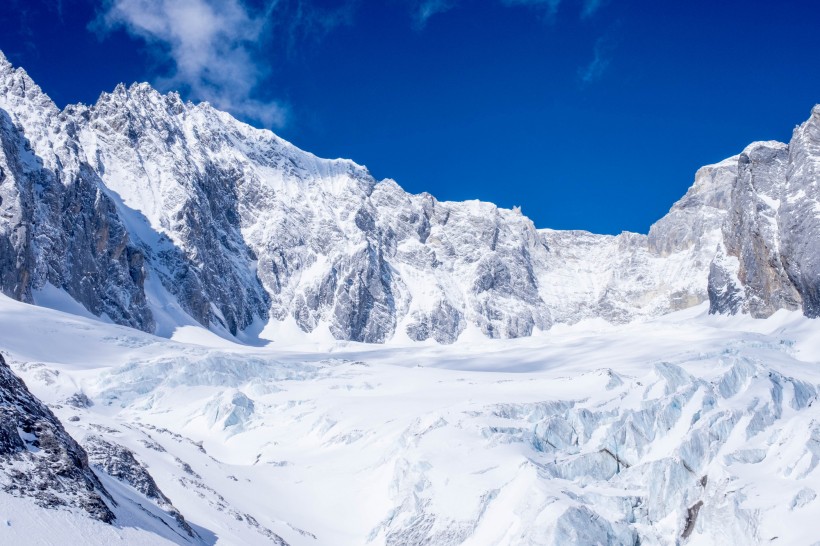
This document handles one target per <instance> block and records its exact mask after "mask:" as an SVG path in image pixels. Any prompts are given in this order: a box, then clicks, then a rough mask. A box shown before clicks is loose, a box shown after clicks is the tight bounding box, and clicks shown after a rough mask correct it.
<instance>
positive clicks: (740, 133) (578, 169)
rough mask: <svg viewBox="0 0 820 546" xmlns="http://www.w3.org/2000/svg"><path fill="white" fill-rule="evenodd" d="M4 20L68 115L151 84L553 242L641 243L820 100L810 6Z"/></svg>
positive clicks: (18, 8)
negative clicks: (490, 211)
mask: <svg viewBox="0 0 820 546" xmlns="http://www.w3.org/2000/svg"><path fill="white" fill-rule="evenodd" d="M3 2H4V6H3V9H2V11H0V49H2V50H3V51H4V52H5V54H6V55H7V57H9V59H11V61H12V62H14V63H15V64H18V65H22V66H24V67H25V68H26V69H27V70H28V71H29V73H30V74H31V75H32V77H33V78H34V79H35V80H36V81H37V82H38V83H39V84H40V85H41V86H42V87H43V88H44V89H45V91H46V92H47V93H48V94H49V95H50V96H51V97H52V98H53V99H54V100H55V101H56V102H57V103H58V105H60V106H64V105H65V104H67V103H72V102H86V103H90V102H94V101H95V100H96V98H97V96H98V95H99V93H100V91H103V90H111V89H113V87H114V86H115V85H116V84H117V83H118V82H120V81H124V82H133V81H149V82H151V83H153V84H154V85H155V86H157V87H159V88H161V89H163V90H171V89H179V90H182V92H183V94H184V95H186V96H187V97H188V98H191V99H193V100H209V101H211V102H213V103H214V104H216V105H217V106H219V107H221V108H223V109H227V110H229V111H231V112H233V113H234V114H235V115H237V116H238V117H240V118H242V119H245V120H247V121H249V122H251V123H253V124H255V125H257V126H266V127H270V128H272V129H274V130H275V131H276V132H277V133H278V134H280V135H281V136H283V137H284V138H287V139H288V140H291V141H292V142H294V143H295V144H296V145H298V146H300V147H302V148H304V149H306V150H309V151H312V152H314V153H316V154H318V155H320V156H324V157H348V158H351V159H354V160H355V161H357V162H359V163H362V164H365V165H367V166H368V167H369V168H370V169H371V171H372V172H373V174H374V175H375V176H376V177H378V178H382V177H391V178H394V179H396V180H397V181H398V182H399V183H400V184H401V185H402V186H403V187H405V188H406V189H407V190H408V191H411V192H422V191H428V192H430V193H432V194H434V195H435V196H436V197H438V198H439V199H451V200H462V199H482V200H487V201H493V202H495V203H497V204H499V205H501V206H506V207H511V206H513V205H519V206H521V207H522V209H523V212H524V213H525V214H527V215H528V216H530V217H531V218H532V219H533V220H534V221H535V223H536V225H537V226H538V227H552V228H558V229H587V230H590V231H595V232H600V233H618V232H620V231H622V230H630V231H638V232H646V231H647V230H648V228H649V226H650V225H651V223H652V222H653V221H655V220H657V219H658V218H660V216H662V215H663V214H664V213H665V212H666V211H667V210H668V209H669V207H670V206H671V205H672V203H673V202H674V201H675V200H677V199H678V198H679V197H680V196H682V195H683V194H684V193H685V191H686V189H687V188H688V187H689V185H690V184H691V182H692V179H693V176H694V172H695V170H696V169H697V168H698V167H699V166H701V165H704V164H707V163H710V162H715V161H718V160H720V159H723V158H724V157H727V156H730V155H733V154H735V153H737V152H739V151H740V150H742V149H743V148H744V147H745V146H746V145H747V144H748V143H750V142H751V141H754V140H769V139H777V140H788V138H789V137H790V135H791V131H792V129H793V128H794V126H795V125H796V124H798V123H800V122H802V121H803V120H805V119H806V118H807V117H808V115H809V111H810V109H811V107H812V106H813V105H814V104H815V103H818V102H820V61H819V60H818V59H820V57H819V55H820V31H818V30H817V24H818V21H820V7H818V5H817V4H818V3H816V2H811V1H783V2H777V3H775V2H754V1H748V0H747V1H744V2H733V1H721V2H717V1H714V0H712V1H699V0H690V1H685V2H684V1H681V2H673V1H669V2H658V1H649V0H422V1H419V0H383V1H375V0H372V1H371V0H337V1H319V0H315V1H313V0H278V1H276V2H270V1H263V0H220V1H217V0H61V1H57V0H3Z"/></svg>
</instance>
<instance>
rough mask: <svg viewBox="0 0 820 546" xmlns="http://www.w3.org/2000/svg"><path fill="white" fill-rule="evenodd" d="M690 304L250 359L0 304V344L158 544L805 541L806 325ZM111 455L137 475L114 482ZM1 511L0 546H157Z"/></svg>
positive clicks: (228, 349)
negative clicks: (177, 524)
mask: <svg viewBox="0 0 820 546" xmlns="http://www.w3.org/2000/svg"><path fill="white" fill-rule="evenodd" d="M706 311H707V309H706V307H705V306H704V305H701V306H699V307H697V308H695V309H690V310H687V311H682V312H679V313H675V314H671V315H667V316H665V317H662V318H659V319H653V320H651V321H647V322H643V323H632V324H628V325H620V326H612V325H609V324H606V323H604V322H603V321H593V322H586V323H581V324H578V325H575V326H572V327H560V328H555V329H553V330H551V331H550V332H547V333H543V334H541V335H538V336H534V337H531V338H526V339H519V340H479V341H474V342H471V343H469V344H467V343H461V342H459V343H457V344H456V345H453V346H440V345H436V344H429V345H425V344H413V345H400V344H393V345H390V346H378V347H376V346H372V345H365V344H357V343H350V342H334V343H328V344H325V345H319V344H315V343H314V344H312V345H305V346H302V347H298V346H294V347H290V348H287V347H285V348H282V347H279V346H276V347H274V346H268V347H262V348H258V347H257V348H249V347H245V346H241V345H234V344H231V343H230V342H227V341H223V340H214V339H210V338H207V335H208V334H207V332H205V331H204V330H203V331H202V333H203V337H202V339H206V340H208V341H209V344H202V343H200V344H196V343H180V342H177V341H171V340H168V339H163V338H158V337H154V336H151V335H149V334H145V333H141V332H139V331H135V330H132V329H128V328H125V327H120V326H116V325H111V324H104V323H102V322H98V321H94V320H91V319H87V318H82V317H77V316H74V315H68V314H63V313H59V312H56V311H53V310H50V309H44V308H38V307H34V306H29V305H26V304H22V303H19V302H16V301H13V300H10V299H8V298H5V297H0V349H2V351H3V353H4V354H5V356H6V360H7V361H8V362H9V363H10V365H11V366H12V368H13V369H14V371H15V372H16V373H18V374H19V375H20V376H21V377H22V378H23V379H24V380H25V382H26V384H27V385H28V387H29V388H30V389H31V391H32V392H33V393H34V394H35V395H37V396H38V397H40V399H42V400H43V401H45V402H46V403H47V404H48V405H49V406H50V408H51V409H52V410H53V411H54V413H55V414H56V415H57V416H58V417H59V418H60V419H61V420H62V422H63V423H64V425H65V426H66V430H67V431H68V432H69V433H70V434H71V435H72V436H73V437H74V438H75V439H77V440H78V441H79V442H80V444H81V445H82V446H84V447H85V449H86V450H87V451H88V452H89V457H90V461H91V463H92V468H94V469H95V470H96V472H98V474H99V475H101V476H103V478H104V479H103V482H104V484H105V486H106V487H107V488H108V489H109V490H114V488H115V487H117V484H121V485H122V486H123V487H125V486H133V487H135V488H137V490H139V491H141V492H142V493H144V494H145V495H146V496H148V497H150V493H151V491H152V489H151V481H153V482H154V486H155V487H154V488H155V489H156V488H158V490H160V491H161V493H160V495H161V497H157V496H155V497H154V498H155V500H156V499H159V500H157V503H158V505H160V506H164V507H165V509H166V511H168V510H169V507H170V508H173V509H175V510H178V511H179V513H180V514H181V515H182V516H184V519H185V521H187V522H189V523H190V525H191V526H192V527H194V528H195V529H197V530H198V537H197V538H196V539H194V538H188V539H186V538H184V537H183V536H182V535H179V536H178V537H177V539H176V542H177V543H178V544H186V543H188V542H189V541H190V542H191V543H196V540H200V541H201V542H203V543H206V544H213V543H216V544H270V543H284V542H287V543H288V544H291V545H294V546H301V545H324V544H335V545H345V544H351V545H362V544H373V545H382V544H387V545H417V544H436V545H448V544H453V545H455V544H465V545H466V544H471V545H485V544H487V545H488V544H509V545H520V544H538V545H553V544H554V545H559V544H561V545H563V544H619V545H620V544H629V545H635V544H642V545H647V544H658V545H665V544H715V545H718V544H721V545H723V544H813V543H815V542H816V541H818V540H820V536H818V534H817V532H816V514H817V513H818V510H820V500H818V499H817V492H818V491H820V470H818V468H817V467H818V463H820V403H818V392H820V367H818V363H819V362H818V360H820V341H818V336H816V323H813V322H812V321H811V320H809V319H805V318H804V317H802V316H800V315H799V313H796V312H793V313H789V312H786V311H779V312H778V313H776V314H775V315H774V316H773V317H771V318H769V319H766V320H752V319H749V318H748V317H715V316H708V315H707V313H706ZM194 334H195V332H188V338H189V339H193V338H194V337H196V336H195V335H194ZM80 395H82V396H80ZM77 400H83V401H84V403H82V404H78V403H67V401H74V402H76V401H77ZM101 445H102V446H103V447H104V449H102V451H100V449H101V448H100V446H101ZM128 452H130V453H131V456H130V457H129V456H128V455H127V453H128ZM100 453H102V454H101V455H100ZM116 453H120V454H122V453H126V455H125V456H124V458H123V457H120V459H119V460H131V458H133V460H135V461H137V462H138V464H133V463H132V464H131V466H130V468H131V469H132V471H130V473H127V474H122V473H121V474H119V475H117V472H116V468H115V467H116V465H115V464H114V465H112V463H111V461H107V460H106V457H111V454H116ZM95 454H97V455H95ZM143 471H144V472H143ZM115 475H116V476H117V477H112V476H115ZM146 475H147V476H149V477H150V478H151V480H148V479H147V478H146V477H145V476H146ZM129 484H130V485H129ZM162 498H164V499H165V500H167V501H168V503H167V505H165V504H163V502H164V501H162ZM171 501H173V505H172V506H171V505H170V502H171ZM0 512H2V513H0V520H2V519H3V518H5V519H6V520H7V521H8V525H6V526H2V525H0V542H3V543H6V542H7V540H13V539H15V537H18V538H19V537H27V540H28V541H30V542H31V543H37V544H51V543H54V542H52V541H53V539H52V538H50V537H54V536H61V535H60V533H55V530H58V531H60V532H65V535H63V536H70V537H71V536H75V537H76V536H83V537H84V540H86V541H87V543H89V544H93V543H95V541H96V543H99V544H104V543H110V541H111V540H112V537H116V536H119V537H120V538H121V539H122V540H123V541H124V543H128V544H134V543H151V542H152V538H156V535H152V534H151V533H152V531H150V530H149V529H143V528H139V527H138V526H134V527H129V526H121V527H108V526H105V525H104V524H101V523H98V522H93V523H89V522H88V521H86V519H85V518H83V517H82V516H80V515H78V514H72V513H69V512H65V511H57V510H45V509H39V508H34V507H33V506H30V505H28V504H25V501H24V500H22V499H15V498H12V497H8V496H6V495H5V494H2V493H0ZM169 513H172V514H173V512H169ZM72 518H73V519H72ZM92 527H93V529H92ZM43 529H48V531H44V530H43ZM72 533H73V534H72ZM165 540H168V539H167V538H165Z"/></svg>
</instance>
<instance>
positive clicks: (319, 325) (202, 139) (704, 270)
mask: <svg viewBox="0 0 820 546" xmlns="http://www.w3.org/2000/svg"><path fill="white" fill-rule="evenodd" d="M817 118H818V114H817V110H815V113H814V114H813V116H812V119H811V120H809V122H807V123H806V124H804V125H803V126H802V127H801V128H800V129H798V130H797V131H796V132H795V137H794V140H793V142H792V144H791V145H789V146H788V147H786V146H785V145H780V144H775V143H763V144H757V145H753V146H751V147H750V148H748V149H747V150H746V151H745V152H744V153H743V154H741V155H740V156H736V157H733V158H730V159H728V160H726V161H723V162H721V163H718V164H717V165H712V166H708V167H704V168H703V169H701V170H700V171H699V172H698V173H697V176H696V179H695V184H694V185H693V186H692V188H691V189H690V190H689V192H687V194H686V196H684V197H683V198H682V199H681V200H680V201H679V202H678V203H676V204H675V205H674V206H673V207H672V209H671V210H670V212H669V214H667V215H666V216H665V217H664V218H662V219H661V220H659V221H658V222H657V223H656V224H655V225H654V226H652V228H651V230H650V232H649V234H648V236H644V235H638V234H633V233H624V234H621V235H619V236H617V237H611V236H598V235H593V234H589V233H585V232H559V231H552V230H540V231H539V230H536V229H535V227H534V226H533V224H532V222H531V221H530V220H529V219H527V218H526V217H524V216H522V215H521V214H520V211H517V210H513V211H510V210H504V209H499V208H497V207H495V206H494V205H492V204H489V203H480V202H463V203H452V202H439V201H437V200H436V199H435V198H433V197H432V196H430V195H428V194H420V195H411V194H408V193H407V192H405V191H404V190H402V189H401V188H400V187H399V186H398V185H397V184H396V183H395V182H393V181H392V180H384V181H381V182H377V181H376V180H374V179H373V177H372V176H371V175H370V173H368V171H367V170H366V169H365V168H364V167H361V166H359V165H356V164H355V163H353V162H351V161H346V160H324V159H319V158H317V157H315V156H313V155H311V154H309V153H307V152H304V151H302V150H299V149H298V148H296V147H294V146H293V145H291V144H290V143H288V142H285V141H283V140H282V139H280V138H278V137H277V136H276V135H274V134H272V133H271V132H269V131H262V130H256V129H253V128H251V127H248V126H247V125H244V124H242V123H240V122H238V121H237V120H235V119H234V118H232V117H231V116H229V115H228V114H225V113H223V112H219V111H216V110H214V109H213V108H211V107H210V106H209V105H207V104H199V105H194V104H191V103H184V102H183V101H181V100H180V98H179V96H178V95H177V94H174V93H171V94H168V95H161V94H160V93H158V92H157V91H155V90H154V89H152V88H151V87H150V86H148V85H146V84H138V85H133V86H131V87H130V88H126V87H124V86H118V87H117V88H116V89H115V90H114V92H113V93H110V94H109V93H104V94H103V95H101V97H100V99H99V100H98V102H97V103H96V104H95V105H93V106H84V105H77V106H69V107H67V108H65V109H64V110H62V111H60V110H59V109H57V108H56V106H54V104H53V103H52V102H51V101H50V99H48V97H47V96H45V95H44V94H43V93H42V92H41V91H40V89H39V88H38V87H37V86H36V85H35V84H34V83H33V82H32V81H31V80H30V79H29V78H28V76H27V75H26V74H25V72H24V71H22V70H20V69H16V70H15V69H13V68H12V67H11V65H10V64H9V63H8V62H7V61H6V60H5V58H3V57H2V55H0V150H2V151H1V152H0V198H2V202H0V289H2V290H3V292H4V293H6V294H9V295H11V296H13V297H15V298H17V299H21V300H24V301H29V302H31V301H36V294H37V291H38V290H40V289H42V288H43V287H44V286H45V285H46V284H47V283H50V284H52V285H54V286H56V287H58V288H60V289H62V290H64V291H66V292H67V293H68V294H69V295H71V296H72V297H73V298H74V299H76V300H77V301H78V302H79V303H81V304H82V305H83V306H85V307H86V308H87V309H88V310H89V311H91V312H92V313H94V314H96V315H101V314H105V315H107V316H108V317H109V318H110V319H111V320H113V321H114V322H117V323H120V324H126V325H129V326H134V327H137V328H140V329H143V330H146V331H155V330H157V329H158V328H159V333H165V330H168V329H170V330H172V329H173V328H174V327H175V326H176V325H178V324H180V322H181V321H182V322H184V321H185V320H187V319H186V318H185V315H186V314H187V316H189V317H190V318H192V319H193V320H196V321H198V322H199V323H201V324H203V325H205V326H208V327H211V328H214V329H217V330H222V331H224V332H230V333H232V334H238V333H239V332H241V331H243V330H245V329H248V328H251V327H253V329H254V331H256V330H258V329H259V328H261V327H262V326H263V325H264V324H265V323H267V322H269V321H270V322H273V323H274V325H275V323H277V322H279V321H292V322H294V323H295V324H296V325H297V326H298V327H299V328H300V329H301V330H303V331H305V332H314V331H324V332H329V333H330V334H331V335H333V336H334V337H335V338H337V339H345V340H355V341H364V342H384V341H386V340H388V339H391V338H393V337H396V336H399V337H406V338H409V339H412V340H426V339H435V340H436V341H438V342H440V343H450V342H453V341H455V340H456V339H457V338H458V337H459V336H460V335H461V333H462V332H464V331H465V330H466V329H468V328H473V329H477V330H479V331H481V332H482V333H483V334H484V335H486V336H488V337H520V336H527V335H530V334H532V333H533V332H534V331H535V330H539V329H540V330H543V329H547V328H549V327H551V326H552V324H553V323H555V322H569V323H572V322H576V321H578V320H581V319H583V318H590V317H602V318H604V319H606V320H609V321H612V322H627V321H630V320H633V319H635V318H639V317H650V316H657V315H659V314H663V313H666V312H669V311H674V310H678V309H684V308H686V307H689V306H692V305H695V304H698V303H700V302H703V301H705V300H706V299H707V298H708V299H710V301H711V309H712V311H713V312H730V313H734V312H749V313H752V314H753V315H754V316H768V315H769V314H771V313H772V312H773V311H774V310H776V309H780V308H787V309H794V308H796V307H798V306H800V305H802V306H803V309H804V311H805V313H806V314H807V315H809V316H816V315H817V314H818V313H820V294H818V277H820V265H818V252H817V250H818V247H817V245H818V244H820V243H818V240H820V238H818V237H817V234H818V232H819V231H820V219H818V213H817V207H818V206H820V205H818V204H817V203H818V188H817V176H818V175H817V172H818V170H817V165H818V161H820V140H819V139H820V137H819V136H818V132H820V129H818V123H819V122H818V121H817ZM709 279H711V281H709ZM163 329H165V330H163ZM275 329H276V328H274V330H275Z"/></svg>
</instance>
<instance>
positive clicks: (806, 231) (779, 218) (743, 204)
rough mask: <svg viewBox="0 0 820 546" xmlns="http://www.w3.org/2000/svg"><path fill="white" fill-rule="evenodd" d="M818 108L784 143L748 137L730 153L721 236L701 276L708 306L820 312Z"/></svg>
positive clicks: (755, 312)
mask: <svg viewBox="0 0 820 546" xmlns="http://www.w3.org/2000/svg"><path fill="white" fill-rule="evenodd" d="M818 162H820V109H818V108H817V107H815V108H814V110H813V112H812V117H811V118H810V119H809V120H808V121H807V122H806V123H804V124H803V125H801V126H800V127H798V128H797V129H795V132H794V136H793V138H792V141H791V143H790V144H788V145H786V144H781V143H779V142H761V143H755V144H752V145H751V146H749V147H748V148H746V150H744V151H743V153H742V154H740V155H739V156H738V158H737V179H736V181H735V183H734V184H733V189H732V204H731V207H730V211H729V215H728V216H727V218H726V222H725V224H724V226H723V242H722V245H721V247H720V248H719V250H718V254H717V256H716V257H715V260H714V261H713V263H712V266H711V269H710V275H709V289H710V302H711V306H710V311H711V312H713V313H732V314H734V313H738V312H744V313H750V314H751V315H752V316H754V317H759V318H763V317H768V316H770V315H771V314H772V313H774V312H775V311H777V310H778V309H790V310H794V309H798V308H800V307H801V306H802V308H803V312H804V314H805V315H806V316H808V317H817V316H818V315H820V309H819V308H818V299H817V298H818V291H820V254H819V253H820V236H818V235H820V205H818V202H820V187H818V176H820V170H818Z"/></svg>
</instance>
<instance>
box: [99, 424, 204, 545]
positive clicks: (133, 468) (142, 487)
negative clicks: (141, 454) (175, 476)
mask: <svg viewBox="0 0 820 546" xmlns="http://www.w3.org/2000/svg"><path fill="white" fill-rule="evenodd" d="M85 445H86V449H87V450H88V458H89V460H90V461H91V463H92V464H94V465H97V466H98V467H100V468H101V469H102V470H104V471H105V473H106V474H108V475H109V476H111V477H112V478H116V479H118V480H120V481H122V482H125V483H127V484H128V485H130V486H131V487H133V488H134V489H136V490H137V491H139V492H140V493H142V494H143V495H145V496H146V497H147V498H149V499H151V500H153V501H154V502H156V503H157V505H158V506H159V507H160V508H162V509H163V510H165V511H166V512H167V513H168V515H169V516H171V517H172V518H173V519H174V520H175V521H176V522H177V524H178V525H179V527H180V528H181V529H182V530H183V531H184V533H185V534H187V535H188V536H189V537H196V536H197V535H196V533H194V530H193V529H191V526H190V525H188V522H186V521H185V518H184V517H183V516H182V514H181V513H180V512H179V510H177V509H176V508H175V507H174V505H173V503H171V500H170V499H169V498H168V497H166V496H165V494H163V492H162V491H161V490H160V488H159V486H157V482H156V481H154V478H153V476H151V474H149V473H148V470H147V469H146V468H145V466H143V465H142V463H140V462H139V461H137V459H136V458H135V457H134V454H133V453H132V452H131V451H130V450H128V449H126V448H125V447H123V446H121V445H118V444H114V443H111V442H108V441H106V440H104V439H102V438H100V437H99V436H90V437H87V438H86V439H85Z"/></svg>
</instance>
